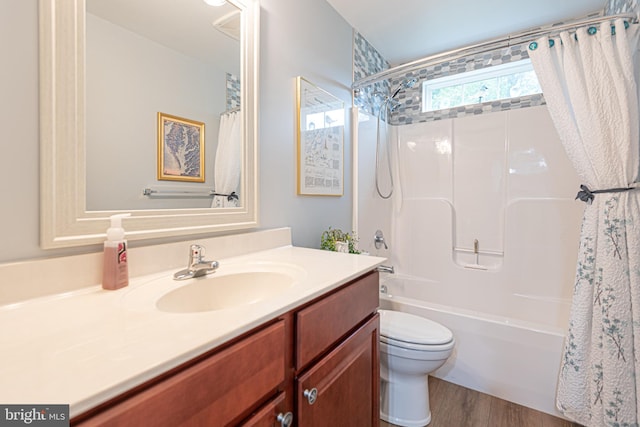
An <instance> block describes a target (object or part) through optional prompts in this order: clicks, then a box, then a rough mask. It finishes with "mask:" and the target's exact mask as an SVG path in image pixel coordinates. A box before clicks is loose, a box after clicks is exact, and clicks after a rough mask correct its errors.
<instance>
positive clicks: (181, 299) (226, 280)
mask: <svg viewBox="0 0 640 427" xmlns="http://www.w3.org/2000/svg"><path fill="white" fill-rule="evenodd" d="M293 284H294V278H293V277H292V276H290V275H287V274H283V273H275V272H266V271H259V272H246V273H234V274H227V275H222V276H216V275H215V273H214V274H213V275H210V276H205V277H202V278H199V279H195V280H194V281H193V282H192V283H190V284H188V285H185V286H182V287H180V288H178V289H175V290H173V291H170V292H168V293H166V294H165V295H163V296H162V297H161V298H160V299H159V300H158V301H157V302H156V307H157V308H158V309H159V310H160V311H166V312H170V313H196V312H201V311H212V310H224V309H227V308H232V307H237V306H240V305H247V304H253V303H256V302H258V301H262V300H264V299H265V298H270V297H273V296H274V295H277V294H278V293H280V292H283V291H285V290H287V289H289V288H290V287H291V286H293Z"/></svg>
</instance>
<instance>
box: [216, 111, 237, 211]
mask: <svg viewBox="0 0 640 427" xmlns="http://www.w3.org/2000/svg"><path fill="white" fill-rule="evenodd" d="M240 114H241V113H240V111H233V112H230V113H223V114H222V115H221V116H220V130H219V131H218V148H217V150H216V159H215V164H214V170H213V177H214V189H215V192H216V193H220V194H231V193H233V192H235V193H236V194H238V185H239V184H240V171H241V169H242V165H241V154H242V138H241V133H240V122H241V120H240ZM234 206H238V199H237V198H230V197H228V196H213V201H212V202H211V207H212V208H224V207H234Z"/></svg>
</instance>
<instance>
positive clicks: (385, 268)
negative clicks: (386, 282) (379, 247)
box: [376, 265, 395, 274]
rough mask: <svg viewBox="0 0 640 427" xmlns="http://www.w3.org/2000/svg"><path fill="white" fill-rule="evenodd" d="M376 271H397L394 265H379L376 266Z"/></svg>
mask: <svg viewBox="0 0 640 427" xmlns="http://www.w3.org/2000/svg"><path fill="white" fill-rule="evenodd" d="M376 271H379V272H380V273H391V274H393V273H395V270H394V269H393V265H379V266H378V267H376Z"/></svg>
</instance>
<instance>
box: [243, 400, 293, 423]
mask: <svg viewBox="0 0 640 427" xmlns="http://www.w3.org/2000/svg"><path fill="white" fill-rule="evenodd" d="M284 406H285V404H284V393H280V394H279V395H278V396H277V397H276V398H274V399H273V400H272V401H270V402H269V403H267V404H266V405H264V406H263V407H262V408H261V409H260V410H259V411H258V412H256V413H255V414H253V415H252V416H251V417H249V419H247V420H245V421H244V422H243V423H242V424H241V425H242V427H274V426H276V425H278V423H276V421H277V419H278V415H282V416H283V417H284V415H285V414H286V413H287V411H285V410H284V409H285V408H284Z"/></svg>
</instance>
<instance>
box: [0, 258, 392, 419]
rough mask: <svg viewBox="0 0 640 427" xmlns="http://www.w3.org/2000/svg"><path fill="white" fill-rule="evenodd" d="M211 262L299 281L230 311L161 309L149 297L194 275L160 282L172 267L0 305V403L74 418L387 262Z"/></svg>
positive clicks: (152, 298)
mask: <svg viewBox="0 0 640 427" xmlns="http://www.w3.org/2000/svg"><path fill="white" fill-rule="evenodd" d="M218 261H220V268H219V270H218V272H217V273H214V274H225V271H226V270H227V269H235V270H236V271H238V270H239V269H242V267H243V266H245V265H246V266H251V265H254V266H255V265H258V264H261V263H262V264H265V265H288V266H291V267H292V268H294V269H295V270H296V271H297V273H296V283H295V285H293V286H292V287H290V288H289V289H287V290H285V291H284V292H281V293H279V294H277V295H276V296H274V297H272V298H267V299H264V300H262V301H258V302H256V303H252V304H247V305H241V306H238V307H235V308H229V309H225V310H218V311H207V312H200V313H166V312H162V311H159V310H157V309H156V308H155V301H156V300H157V299H158V298H159V297H160V296H161V293H162V292H165V291H166V290H167V286H171V287H173V288H177V287H180V286H184V285H187V284H188V283H189V282H190V281H193V280H199V279H190V281H180V282H179V281H172V283H171V284H169V285H167V281H166V280H161V279H164V278H166V277H170V276H172V275H173V273H174V272H175V269H172V270H171V271H165V272H162V273H157V274H152V275H148V276H142V277H138V278H135V279H132V280H131V281H130V284H129V286H128V287H126V288H123V289H120V290H117V291H105V290H103V289H102V288H101V287H100V286H94V287H90V288H85V289H82V290H79V291H74V292H69V293H66V294H60V295H54V296H49V297H43V298H37V299H32V300H28V301H25V302H21V303H18V304H12V305H7V306H3V307H0V349H1V350H0V352H1V353H0V354H1V355H0V402H1V403H3V404H11V403H16V404H69V405H70V412H71V414H70V415H71V416H72V417H73V416H76V415H79V414H81V413H83V412H85V411H87V410H88V409H90V408H92V407H94V406H96V405H98V404H100V403H102V402H105V401H106V400H108V399H110V398H112V397H114V396H117V395H119V394H120V393H122V392H124V391H126V390H129V389H131V388H132V387H134V386H136V385H139V384H141V383H143V382H145V381H147V380H149V379H152V378H154V377H155V376H157V375H159V374H161V373H163V372H166V371H167V370H169V369H171V368H173V367H175V366H178V365H180V364H182V363H184V362H186V361H188V360H190V359H192V358H193V357H195V356H198V355H200V354H202V353H204V352H206V351H208V350H210V349H212V348H215V347H217V346H219V345H220V344H222V343H224V342H226V341H228V340H230V339H232V338H234V337H237V336H239V335H241V334H242V333H244V332H246V331H249V330H251V329H253V328H254V327H256V326H259V325H260V324H262V323H264V322H266V321H268V320H271V319H273V318H275V317H277V316H279V315H281V314H283V313H285V312H287V311H289V310H291V309H293V308H295V307H297V306H298V305H300V304H302V303H305V302H307V301H310V300H312V299H314V298H315V297H317V296H320V295H322V294H324V293H326V292H327V291H329V290H331V289H334V288H336V287H338V286H340V285H342V284H344V283H346V282H348V281H350V280H351V279H354V278H356V277H358V276H359V275H361V274H362V273H364V272H367V271H370V270H372V269H373V268H375V267H376V266H378V265H379V264H380V263H382V262H383V261H384V258H379V257H373V256H364V255H350V254H342V253H337V252H328V251H321V250H315V249H306V248H298V247H292V246H285V247H279V248H275V249H269V250H265V251H260V252H253V253H250V254H246V255H242V256H236V257H230V258H227V259H220V260H218ZM69 274H73V272H69ZM158 283H163V285H162V287H163V289H162V290H161V289H160V287H156V286H154V285H157V284H158Z"/></svg>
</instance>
